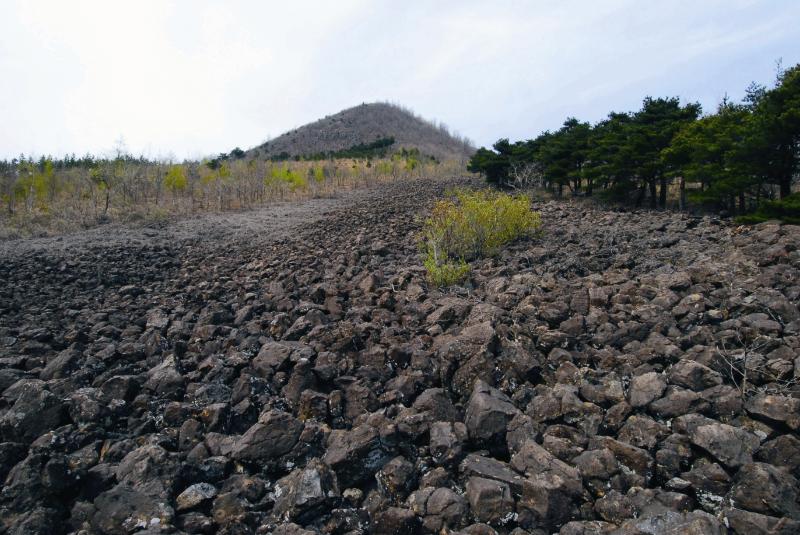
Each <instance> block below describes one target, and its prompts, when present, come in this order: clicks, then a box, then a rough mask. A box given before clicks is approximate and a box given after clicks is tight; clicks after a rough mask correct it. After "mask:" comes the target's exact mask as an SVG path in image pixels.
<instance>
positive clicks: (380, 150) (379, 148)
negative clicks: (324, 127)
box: [270, 137, 394, 162]
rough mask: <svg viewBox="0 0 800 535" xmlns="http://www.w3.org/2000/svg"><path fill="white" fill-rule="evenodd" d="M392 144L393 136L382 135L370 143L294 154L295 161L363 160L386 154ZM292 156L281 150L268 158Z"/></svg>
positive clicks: (282, 158)
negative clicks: (382, 136) (334, 149)
mask: <svg viewBox="0 0 800 535" xmlns="http://www.w3.org/2000/svg"><path fill="white" fill-rule="evenodd" d="M392 145H394V138H393V137H384V138H380V139H376V140H375V141H373V142H371V143H358V144H356V145H352V146H351V147H349V148H346V149H342V150H336V151H327V152H318V153H315V154H306V155H300V154H297V155H295V156H294V159H295V160H296V161H300V160H301V159H302V160H312V161H313V160H328V159H336V158H342V159H353V160H360V159H361V160H363V159H371V158H383V157H385V156H386V155H387V153H388V151H389V147H391V146H392ZM290 158H292V156H291V155H290V154H289V153H288V152H285V151H284V152H281V153H280V154H277V155H275V156H273V157H272V158H270V159H271V160H272V161H274V162H282V161H286V160H288V159H290Z"/></svg>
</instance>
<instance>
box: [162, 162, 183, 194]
mask: <svg viewBox="0 0 800 535" xmlns="http://www.w3.org/2000/svg"><path fill="white" fill-rule="evenodd" d="M187 184H188V180H187V179H186V172H185V171H184V169H183V166H182V165H171V166H170V168H169V171H167V175H166V176H165V177H164V187H165V188H167V189H168V190H169V191H171V192H172V193H176V192H179V191H183V190H185V189H186V186H187Z"/></svg>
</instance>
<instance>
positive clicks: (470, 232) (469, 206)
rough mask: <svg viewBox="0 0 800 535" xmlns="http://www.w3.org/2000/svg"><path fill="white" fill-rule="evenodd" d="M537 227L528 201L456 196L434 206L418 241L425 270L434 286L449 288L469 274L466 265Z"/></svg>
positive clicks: (465, 194) (492, 194) (463, 193)
mask: <svg viewBox="0 0 800 535" xmlns="http://www.w3.org/2000/svg"><path fill="white" fill-rule="evenodd" d="M540 226H541V219H540V217H539V214H538V213H535V212H532V211H531V209H530V199H529V198H528V197H527V196H524V195H519V196H512V195H508V194H503V193H496V192H491V191H467V190H459V191H456V192H455V193H454V198H453V199H446V200H442V201H439V202H437V203H436V204H435V205H434V207H433V210H432V213H431V217H430V218H429V219H427V220H426V221H425V226H424V230H423V235H422V244H421V247H422V252H423V255H424V265H425V267H426V269H427V270H428V274H429V276H430V278H431V281H432V282H434V283H435V284H452V283H453V282H448V281H453V280H460V279H462V278H463V277H464V276H466V273H467V272H468V269H469V267H468V264H467V263H466V262H467V260H472V259H474V258H478V257H482V256H491V255H494V254H496V253H497V252H499V250H500V248H501V247H502V246H503V245H505V244H506V243H509V242H511V241H513V240H515V239H517V238H519V237H521V236H525V235H527V234H530V233H531V232H533V231H535V230H536V229H538V228H539V227H540Z"/></svg>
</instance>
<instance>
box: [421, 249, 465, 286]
mask: <svg viewBox="0 0 800 535" xmlns="http://www.w3.org/2000/svg"><path fill="white" fill-rule="evenodd" d="M422 264H423V265H424V266H425V269H426V270H427V271H428V278H429V279H430V281H431V282H432V283H433V284H435V285H436V286H452V285H454V284H458V283H459V282H461V281H463V280H465V279H466V278H467V276H468V275H469V271H470V268H469V264H467V263H466V262H465V261H464V260H458V261H449V260H448V261H444V262H439V260H438V259H437V258H436V257H435V256H433V255H431V254H429V255H428V256H426V257H425V260H424V261H423V263H422Z"/></svg>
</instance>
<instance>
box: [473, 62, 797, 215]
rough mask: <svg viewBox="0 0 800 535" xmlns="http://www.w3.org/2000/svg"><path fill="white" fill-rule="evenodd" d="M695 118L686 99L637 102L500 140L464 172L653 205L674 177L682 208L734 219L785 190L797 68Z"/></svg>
mask: <svg viewBox="0 0 800 535" xmlns="http://www.w3.org/2000/svg"><path fill="white" fill-rule="evenodd" d="M700 113H701V108H700V105H699V104H696V103H689V104H681V102H680V100H679V99H678V98H651V97H647V98H645V99H644V101H643V102H642V106H641V108H640V109H639V110H638V111H636V112H631V113H611V114H609V115H608V117H607V118H606V119H605V120H602V121H600V122H598V123H596V124H594V125H589V124H588V123H582V122H580V121H578V120H576V119H572V118H570V119H567V121H565V122H564V125H563V126H562V127H561V128H560V129H559V130H557V131H554V132H544V133H542V134H541V135H539V136H538V137H536V138H535V139H531V140H528V141H520V142H516V143H509V141H508V140H507V139H501V140H499V141H498V142H497V143H495V144H494V146H493V148H492V149H491V150H489V149H486V148H481V149H478V151H477V152H476V153H475V154H474V155H473V157H472V159H471V160H470V162H469V167H468V169H469V170H470V171H472V172H477V173H481V174H483V175H484V176H485V177H486V180H487V181H488V182H489V183H492V184H498V185H507V184H510V183H513V182H514V180H513V179H514V176H513V175H514V173H515V170H516V169H519V168H520V164H526V165H527V167H526V168H527V169H534V170H535V171H536V172H537V173H541V176H542V177H543V182H544V184H545V185H546V186H547V187H549V188H551V189H557V190H558V192H559V193H561V191H562V189H563V187H564V186H568V187H569V188H570V189H571V190H572V192H573V193H578V192H583V193H586V194H589V195H591V194H593V193H594V191H595V189H598V190H600V193H601V195H602V196H603V197H605V198H609V199H614V200H617V201H627V202H632V203H635V204H637V205H639V204H642V203H643V202H644V201H645V200H649V204H650V206H651V207H657V206H659V207H662V208H665V207H666V206H667V201H668V193H669V188H670V185H671V184H672V183H673V182H675V181H677V182H679V183H680V193H681V202H682V203H683V201H684V200H685V198H687V197H688V198H689V199H690V200H693V201H695V202H700V203H703V204H705V205H711V206H716V207H719V208H726V209H728V210H731V211H733V210H735V211H737V212H738V213H745V212H748V211H751V210H753V209H756V208H757V207H758V206H761V208H758V211H759V213H761V212H763V211H764V207H768V206H771V205H769V204H765V203H769V202H772V201H771V199H773V198H775V197H776V196H779V197H780V198H782V199H785V198H787V197H788V196H789V195H790V194H791V193H792V185H793V183H794V180H795V179H796V177H798V176H799V175H800V65H795V66H794V67H792V68H790V69H787V70H785V71H782V72H781V73H780V74H779V75H778V77H777V79H776V82H775V84H774V86H773V87H771V88H765V87H762V86H759V85H757V84H752V85H751V86H750V87H749V88H748V89H747V96H746V98H745V99H744V101H743V102H742V103H740V104H735V103H731V102H729V101H728V100H727V99H726V100H725V101H724V102H723V103H722V105H721V106H720V107H719V108H718V109H717V110H716V112H715V113H712V114H709V115H706V116H703V117H701V116H700ZM515 185H516V184H515ZM784 204H785V203H784ZM789 204H791V203H789ZM682 205H683V204H682ZM786 217H791V216H786Z"/></svg>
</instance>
